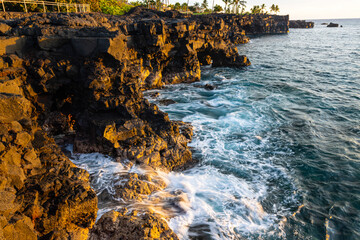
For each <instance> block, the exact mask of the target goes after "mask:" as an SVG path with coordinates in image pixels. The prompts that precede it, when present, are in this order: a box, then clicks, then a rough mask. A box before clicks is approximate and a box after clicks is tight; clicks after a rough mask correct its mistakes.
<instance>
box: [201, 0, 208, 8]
mask: <svg viewBox="0 0 360 240" xmlns="http://www.w3.org/2000/svg"><path fill="white" fill-rule="evenodd" d="M201 7H202V8H203V9H205V10H207V7H208V2H207V0H204V1H203V3H202V4H201Z"/></svg>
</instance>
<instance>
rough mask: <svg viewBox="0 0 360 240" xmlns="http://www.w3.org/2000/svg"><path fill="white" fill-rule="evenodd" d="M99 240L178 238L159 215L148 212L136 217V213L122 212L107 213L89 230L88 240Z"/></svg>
mask: <svg viewBox="0 0 360 240" xmlns="http://www.w3.org/2000/svg"><path fill="white" fill-rule="evenodd" d="M129 233H131V234H129ZM101 239H108V240H111V239H113V240H117V239H128V240H138V239H161V240H166V239H169V240H170V239H171V240H177V239H178V237H177V236H176V235H175V233H174V232H173V231H172V230H171V229H170V228H169V226H168V224H167V222H166V221H165V220H164V219H163V218H161V217H160V216H159V215H156V214H154V213H149V212H148V213H144V214H139V215H137V214H136V212H130V213H128V212H127V210H123V211H122V212H116V211H110V212H107V213H105V214H104V215H103V216H102V217H101V218H100V219H99V221H98V222H97V223H96V225H95V227H94V228H93V229H92V230H91V234H90V240H101Z"/></svg>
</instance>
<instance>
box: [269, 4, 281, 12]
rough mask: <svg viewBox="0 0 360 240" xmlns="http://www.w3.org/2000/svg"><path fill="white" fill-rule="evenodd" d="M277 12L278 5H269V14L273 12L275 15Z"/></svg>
mask: <svg viewBox="0 0 360 240" xmlns="http://www.w3.org/2000/svg"><path fill="white" fill-rule="evenodd" d="M279 11H280V9H279V6H278V5H275V4H273V5H271V7H270V12H274V13H275V14H276V13H278V12H279Z"/></svg>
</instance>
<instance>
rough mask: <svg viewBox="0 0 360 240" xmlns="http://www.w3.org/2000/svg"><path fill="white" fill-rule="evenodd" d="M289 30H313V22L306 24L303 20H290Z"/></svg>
mask: <svg viewBox="0 0 360 240" xmlns="http://www.w3.org/2000/svg"><path fill="white" fill-rule="evenodd" d="M289 28H314V22H306V21H305V20H290V22H289Z"/></svg>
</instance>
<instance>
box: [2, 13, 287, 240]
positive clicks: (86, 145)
mask: <svg viewBox="0 0 360 240" xmlns="http://www.w3.org/2000/svg"><path fill="white" fill-rule="evenodd" d="M0 24H1V25H0V54H1V55H2V57H0V122H1V127H0V137H1V138H0V139H1V142H0V156H1V160H0V172H1V177H0V179H1V180H0V196H2V197H1V198H0V201H2V202H1V203H2V204H0V238H1V237H4V238H5V239H19V238H20V239H23V238H22V236H25V235H26V236H28V238H34V239H35V238H38V237H39V238H40V239H60V238H70V239H86V238H87V236H88V232H89V229H90V228H91V227H92V226H93V224H94V222H95V219H96V212H97V197H96V194H95V193H94V192H93V190H92V189H91V188H90V186H89V182H88V178H89V176H88V173H87V172H86V171H84V170H81V169H79V168H77V167H76V166H75V165H73V164H72V163H71V162H70V160H69V159H68V158H67V157H66V156H65V155H64V154H63V153H62V152H61V150H60V149H59V147H58V144H59V145H62V144H68V143H72V144H73V145H74V151H75V152H82V153H87V152H101V153H105V154H109V155H112V156H113V157H114V158H115V159H116V160H117V161H119V162H123V161H130V162H131V163H136V164H139V165H143V166H150V167H152V168H155V169H163V170H166V171H170V170H179V169H182V168H185V167H186V166H187V165H189V164H191V163H192V161H193V160H192V156H191V151H190V149H189V147H188V146H187V143H188V142H189V141H191V137H192V127H191V125H189V124H187V123H184V122H177V121H171V120H170V119H169V117H168V115H167V114H166V113H164V112H162V111H160V110H159V109H158V107H157V106H156V105H154V104H151V103H149V102H148V101H147V100H146V99H145V98H144V97H143V93H142V91H143V90H146V89H151V88H158V87H161V86H163V85H165V84H174V83H180V82H193V81H199V80H200V74H201V72H200V66H201V65H209V64H212V66H213V67H218V66H227V67H244V66H247V65H249V64H250V62H249V60H248V59H247V58H246V56H241V55H239V54H238V52H237V49H236V47H235V44H240V43H246V42H247V41H248V38H247V37H246V36H245V33H247V34H268V33H286V32H287V31H288V16H285V17H284V16H265V15H255V16H236V15H226V14H224V15H216V14H214V15H205V16H186V15H182V14H180V13H178V12H175V11H168V12H157V11H152V10H144V9H141V8H135V9H133V10H132V11H131V12H130V13H129V14H127V15H125V16H121V17H116V16H108V15H103V14H15V13H6V14H4V13H1V14H0ZM19 57H20V58H19ZM125 178H127V179H128V181H127V184H124V185H123V186H122V187H119V188H118V189H117V190H116V193H115V194H116V197H118V198H119V197H120V198H122V199H124V200H133V199H141V197H142V196H143V195H146V194H150V193H152V192H153V191H157V190H159V189H162V188H164V187H165V183H163V182H161V181H160V180H158V179H157V178H156V177H155V178H151V177H149V176H146V175H144V176H141V175H136V174H135V175H134V174H128V175H127V176H125ZM111 214H113V215H111ZM111 214H110V215H111V216H108V215H106V216H104V217H103V218H101V220H100V221H99V223H98V224H97V225H96V227H95V228H94V230H93V231H92V238H93V239H109V238H111V237H110V236H118V237H120V238H122V237H125V236H127V235H126V232H124V231H123V230H121V229H122V228H124V229H134V231H136V234H135V233H134V235H133V236H136V237H135V238H134V239H142V238H147V239H151V238H161V239H171V238H173V239H176V236H175V235H174V234H173V233H172V232H171V230H170V229H169V228H168V226H167V224H166V222H165V221H163V220H162V219H161V218H160V217H159V216H155V215H151V214H147V215H139V216H138V215H136V214H133V213H131V214H130V213H127V214H125V213H111ZM108 219H111V224H112V225H111V224H110V223H109V224H110V225H111V226H110V225H107V224H108V221H110V220H108ZM144 224H145V225H146V226H148V227H146V228H145V229H144V228H142V227H141V226H144ZM109 229H110V230H109ZM124 234H125V235H124ZM129 239H131V238H129Z"/></svg>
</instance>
